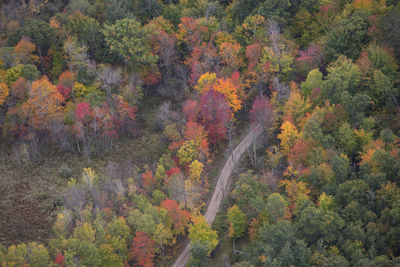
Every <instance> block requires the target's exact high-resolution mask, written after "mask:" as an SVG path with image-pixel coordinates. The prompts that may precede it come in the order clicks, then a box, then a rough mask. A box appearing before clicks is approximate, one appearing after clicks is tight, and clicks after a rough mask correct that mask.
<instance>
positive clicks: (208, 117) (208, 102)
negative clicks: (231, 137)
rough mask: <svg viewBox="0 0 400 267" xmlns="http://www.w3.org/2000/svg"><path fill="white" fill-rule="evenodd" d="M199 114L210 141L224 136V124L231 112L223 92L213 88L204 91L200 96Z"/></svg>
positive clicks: (214, 141) (215, 140)
mask: <svg viewBox="0 0 400 267" xmlns="http://www.w3.org/2000/svg"><path fill="white" fill-rule="evenodd" d="M200 114H201V121H202V123H203V125H204V126H205V128H206V130H207V132H208V137H209V140H210V142H211V143H213V144H215V143H216V142H217V141H218V140H221V139H224V138H226V135H227V129H226V125H227V124H228V122H229V120H230V119H231V118H232V116H233V114H232V111H231V109H230V108H229V105H228V103H227V102H226V98H225V96H224V95H223V94H221V93H218V92H216V91H214V90H209V91H207V92H205V93H204V94H203V95H202V96H201V98H200Z"/></svg>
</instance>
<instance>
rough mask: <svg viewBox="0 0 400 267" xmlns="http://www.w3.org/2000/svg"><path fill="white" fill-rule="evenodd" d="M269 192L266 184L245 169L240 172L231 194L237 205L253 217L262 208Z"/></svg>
mask: <svg viewBox="0 0 400 267" xmlns="http://www.w3.org/2000/svg"><path fill="white" fill-rule="evenodd" d="M269 194H270V189H269V188H268V185H267V184H265V183H263V182H261V181H260V180H259V179H257V177H256V176H254V175H253V172H252V171H247V172H245V173H242V174H240V176H239V180H238V181H237V182H236V185H235V187H234V189H233V190H232V194H231V195H232V197H233V198H234V199H235V201H236V203H237V205H238V207H239V208H240V209H241V210H242V211H244V212H245V213H246V215H247V216H248V217H249V218H253V217H256V216H257V215H258V214H259V213H260V212H261V211H262V210H263V208H264V206H265V200H266V198H267V197H268V195H269Z"/></svg>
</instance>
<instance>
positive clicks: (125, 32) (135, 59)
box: [103, 19, 157, 68]
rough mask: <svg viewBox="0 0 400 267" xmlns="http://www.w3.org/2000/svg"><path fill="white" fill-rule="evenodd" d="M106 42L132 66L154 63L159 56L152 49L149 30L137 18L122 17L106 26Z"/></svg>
mask: <svg viewBox="0 0 400 267" xmlns="http://www.w3.org/2000/svg"><path fill="white" fill-rule="evenodd" d="M103 33H104V35H105V41H106V44H107V45H108V46H109V47H110V50H111V51H112V52H115V53H117V54H119V55H120V56H122V57H123V58H124V60H125V61H126V62H127V63H129V64H130V65H131V66H132V67H134V68H135V67H138V66H140V65H146V64H153V63H155V62H156V61H157V56H155V55H153V54H152V53H151V50H150V44H149V42H148V40H149V30H148V29H147V28H143V27H142V25H140V22H138V21H137V20H135V19H121V20H118V21H116V22H115V24H113V25H108V26H105V27H104V31H103Z"/></svg>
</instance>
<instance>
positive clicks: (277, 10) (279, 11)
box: [256, 0, 292, 23]
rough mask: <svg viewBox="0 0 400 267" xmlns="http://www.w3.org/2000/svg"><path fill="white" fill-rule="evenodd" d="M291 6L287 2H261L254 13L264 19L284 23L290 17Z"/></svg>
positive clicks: (274, 0) (277, 0)
mask: <svg viewBox="0 0 400 267" xmlns="http://www.w3.org/2000/svg"><path fill="white" fill-rule="evenodd" d="M291 6H292V4H291V2H290V1H289V0H285V1H280V0H269V1H264V2H262V3H261V4H260V5H259V6H258V7H257V9H256V13H257V14H260V15H262V16H264V17H265V18H268V19H272V20H277V21H278V22H279V23H285V22H286V21H285V20H286V19H288V18H289V16H290V7H291Z"/></svg>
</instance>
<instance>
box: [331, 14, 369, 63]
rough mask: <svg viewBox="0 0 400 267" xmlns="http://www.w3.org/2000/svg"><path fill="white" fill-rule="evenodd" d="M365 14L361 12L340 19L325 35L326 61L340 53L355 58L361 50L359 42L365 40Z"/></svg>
mask: <svg viewBox="0 0 400 267" xmlns="http://www.w3.org/2000/svg"><path fill="white" fill-rule="evenodd" d="M366 19H367V18H366V15H365V14H364V13H361V12H357V13H354V14H352V15H351V16H350V17H349V18H344V19H341V20H340V21H339V22H338V23H337V25H335V26H334V27H333V29H331V30H330V31H329V32H328V34H327V36H326V47H325V53H326V57H327V59H328V62H330V61H333V60H336V59H337V58H338V57H339V56H340V55H345V56H347V57H349V58H352V59H356V58H358V55H359V54H360V51H361V48H362V47H361V46H360V44H363V43H366V41H367V30H368V23H367V20H366Z"/></svg>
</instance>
